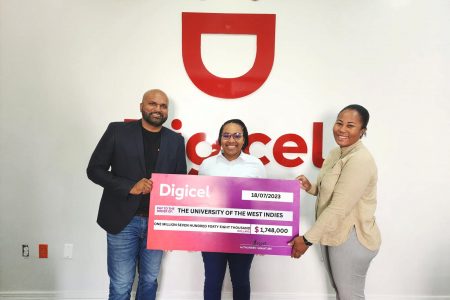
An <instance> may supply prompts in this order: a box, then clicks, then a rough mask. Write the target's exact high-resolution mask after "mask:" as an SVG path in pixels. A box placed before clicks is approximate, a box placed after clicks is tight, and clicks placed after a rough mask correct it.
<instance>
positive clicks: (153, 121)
mask: <svg viewBox="0 0 450 300" xmlns="http://www.w3.org/2000/svg"><path fill="white" fill-rule="evenodd" d="M151 115H152V113H150V112H149V113H146V112H142V118H143V119H144V120H145V121H147V123H149V124H150V125H152V126H155V127H160V126H162V124H164V122H166V121H167V117H164V116H163V115H162V114H159V115H160V116H161V118H160V119H158V118H152V117H151Z"/></svg>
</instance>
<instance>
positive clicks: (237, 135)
mask: <svg viewBox="0 0 450 300" xmlns="http://www.w3.org/2000/svg"><path fill="white" fill-rule="evenodd" d="M231 137H233V138H234V139H235V140H236V141H237V140H240V139H241V138H242V133H240V132H235V133H228V132H225V133H222V138H223V139H224V140H229V139H231Z"/></svg>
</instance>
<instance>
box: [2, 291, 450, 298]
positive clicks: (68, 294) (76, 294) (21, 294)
mask: <svg viewBox="0 0 450 300" xmlns="http://www.w3.org/2000/svg"><path fill="white" fill-rule="evenodd" d="M157 298H158V300H198V299H202V298H203V295H202V293H201V292H187V293H180V292H177V293H173V292H172V293H170V292H162V293H158V297H157ZM252 298H254V299H258V300H298V299H302V300H334V299H335V297H334V295H326V294H320V295H316V294H300V293H281V294H280V293H278V294H260V293H252ZM366 298H367V300H450V295H446V296H433V295H366ZM19 299H20V300H106V299H108V293H107V292H99V291H86V292H80V291H64V292H51V291H47V292H25V291H17V292H0V300H19ZM132 299H134V293H133V295H132ZM222 299H223V300H231V299H232V295H231V293H229V292H224V293H223V297H222Z"/></svg>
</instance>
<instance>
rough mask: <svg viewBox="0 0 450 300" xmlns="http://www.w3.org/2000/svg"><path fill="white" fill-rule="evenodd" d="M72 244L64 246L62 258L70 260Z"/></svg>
mask: <svg viewBox="0 0 450 300" xmlns="http://www.w3.org/2000/svg"><path fill="white" fill-rule="evenodd" d="M72 255H73V244H64V258H68V259H72Z"/></svg>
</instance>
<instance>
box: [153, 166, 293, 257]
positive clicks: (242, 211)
mask: <svg viewBox="0 0 450 300" xmlns="http://www.w3.org/2000/svg"><path fill="white" fill-rule="evenodd" d="M152 180H153V189H152V192H151V200H150V209H149V222H148V239H147V248H149V249H161V250H188V251H207V252H227V253H254V254H272V255H290V254H291V247H289V246H288V245H287V243H288V242H289V241H290V240H291V239H292V237H293V236H295V235H297V234H298V232H299V214H300V211H299V203H300V185H299V183H298V181H296V180H278V179H277V180H275V179H255V178H238V177H215V176H214V177H213V176H193V175H170V174H153V175H152Z"/></svg>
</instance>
